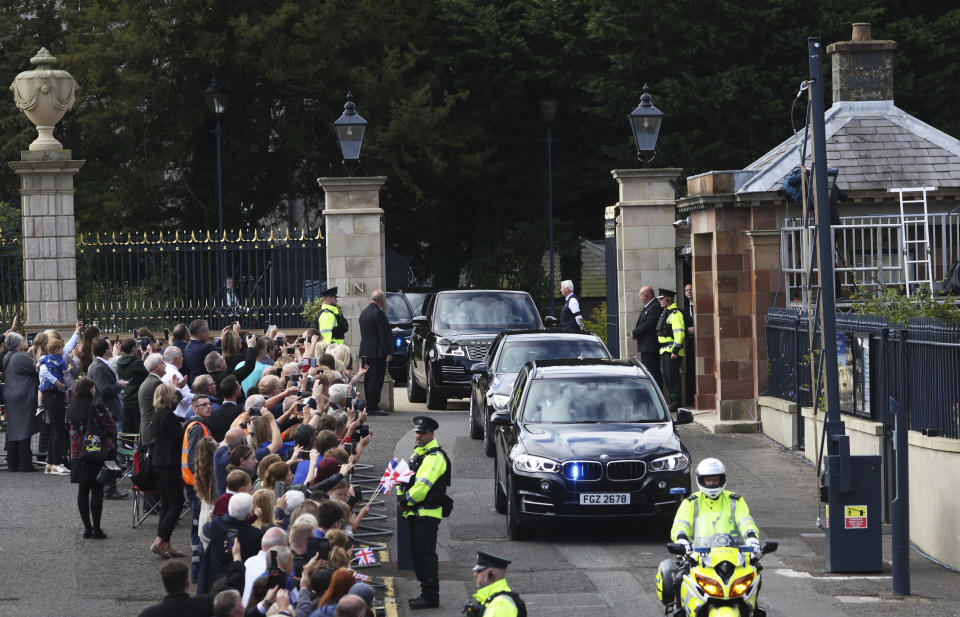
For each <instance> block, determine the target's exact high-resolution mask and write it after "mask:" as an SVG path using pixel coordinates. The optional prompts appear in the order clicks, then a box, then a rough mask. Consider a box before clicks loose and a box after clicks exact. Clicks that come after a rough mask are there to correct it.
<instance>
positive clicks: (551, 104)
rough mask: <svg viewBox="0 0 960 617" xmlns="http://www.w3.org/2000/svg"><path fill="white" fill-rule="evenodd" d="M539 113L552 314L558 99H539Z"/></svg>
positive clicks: (551, 308) (554, 291) (552, 311)
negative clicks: (543, 134) (542, 129)
mask: <svg viewBox="0 0 960 617" xmlns="http://www.w3.org/2000/svg"><path fill="white" fill-rule="evenodd" d="M537 102H538V103H539V104H540V114H541V115H542V116H543V123H544V124H546V125H547V139H546V142H547V226H548V230H549V232H548V238H547V241H548V242H549V243H550V284H549V285H548V286H547V288H548V289H549V290H550V314H551V315H553V313H554V308H555V304H556V296H557V294H556V290H555V289H554V278H553V264H554V246H553V141H554V140H553V135H552V134H551V132H550V129H551V128H552V127H553V121H554V119H555V118H556V117H557V104H558V103H560V101H559V100H558V99H540V100H538V101H537Z"/></svg>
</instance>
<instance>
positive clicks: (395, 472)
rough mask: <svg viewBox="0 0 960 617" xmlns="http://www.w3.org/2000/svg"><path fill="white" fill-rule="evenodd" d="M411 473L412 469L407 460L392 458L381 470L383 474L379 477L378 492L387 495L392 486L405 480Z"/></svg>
mask: <svg viewBox="0 0 960 617" xmlns="http://www.w3.org/2000/svg"><path fill="white" fill-rule="evenodd" d="M412 475H413V471H412V470H411V469H410V465H408V464H407V461H405V460H403V459H401V460H399V461H398V460H397V459H393V460H391V461H390V462H389V463H387V468H386V470H385V471H384V472H383V476H382V477H381V478H380V486H379V489H380V492H381V493H383V494H384V495H389V494H390V491H391V490H392V489H393V487H394V486H396V485H397V483H399V482H406V481H407V480H409V479H410V477H411V476H412Z"/></svg>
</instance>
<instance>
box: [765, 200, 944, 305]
mask: <svg viewBox="0 0 960 617" xmlns="http://www.w3.org/2000/svg"><path fill="white" fill-rule="evenodd" d="M928 221H929V222H928V226H929V227H928V228H929V231H930V259H931V263H932V266H933V278H934V279H943V278H945V277H946V276H947V273H948V271H949V268H950V266H951V264H953V263H955V262H956V261H957V260H960V213H950V214H931V215H930V216H929V217H928ZM832 229H833V234H834V244H835V256H836V264H835V271H836V274H837V278H838V281H839V285H840V287H841V291H843V292H844V293H842V294H840V295H838V297H837V305H838V306H849V305H850V298H849V296H850V295H851V294H852V293H853V292H854V291H856V290H858V289H861V288H867V289H871V290H878V289H880V288H883V287H888V286H891V285H892V286H899V285H903V283H904V260H905V259H916V256H915V255H913V254H912V253H911V254H909V255H905V254H904V250H903V246H904V244H903V242H902V238H901V234H902V227H901V224H900V215H878V216H848V217H842V218H841V219H840V224H839V225H834V226H832ZM813 242H814V228H813V226H812V225H811V226H806V227H805V226H804V225H803V221H802V220H801V219H798V218H787V219H784V220H783V224H782V225H781V226H780V256H781V264H782V270H783V274H784V279H785V284H786V292H787V301H788V302H789V303H791V304H792V305H794V306H805V298H804V289H806V288H807V284H808V283H809V282H813V283H816V282H817V268H815V267H812V266H811V263H810V255H811V254H813V252H814V251H813V246H814V245H813ZM805 243H806V246H807V249H806V250H804V245H805ZM808 279H811V280H808Z"/></svg>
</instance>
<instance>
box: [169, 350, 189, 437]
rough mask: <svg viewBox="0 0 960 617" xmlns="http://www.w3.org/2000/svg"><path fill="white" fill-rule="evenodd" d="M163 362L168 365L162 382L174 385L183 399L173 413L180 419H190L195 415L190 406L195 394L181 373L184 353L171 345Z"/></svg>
mask: <svg viewBox="0 0 960 617" xmlns="http://www.w3.org/2000/svg"><path fill="white" fill-rule="evenodd" d="M163 362H164V364H165V365H166V372H165V374H164V376H163V377H162V378H161V381H163V383H172V384H173V385H174V387H175V388H176V389H177V391H179V392H180V396H181V397H182V398H181V399H180V404H179V405H177V408H176V410H174V412H173V413H175V414H176V415H177V416H178V417H180V418H184V419H188V418H190V416H192V415H193V409H192V408H191V406H190V403H191V401H193V392H192V391H191V390H190V386H188V385H187V378H186V377H184V376H183V375H182V374H181V373H180V367H181V366H183V353H182V352H181V351H180V350H179V349H178V348H177V347H174V346H173V345H171V346H170V347H167V348H166V349H164V350H163Z"/></svg>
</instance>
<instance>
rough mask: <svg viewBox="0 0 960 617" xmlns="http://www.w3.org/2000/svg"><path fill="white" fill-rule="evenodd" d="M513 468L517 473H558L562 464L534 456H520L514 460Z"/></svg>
mask: <svg viewBox="0 0 960 617" xmlns="http://www.w3.org/2000/svg"><path fill="white" fill-rule="evenodd" d="M513 468H514V469H516V470H517V471H526V472H546V473H558V472H559V471H560V463H558V462H557V461H554V460H551V459H548V458H544V457H542V456H533V455H532V454H520V455H518V456H517V457H516V458H515V459H513Z"/></svg>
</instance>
